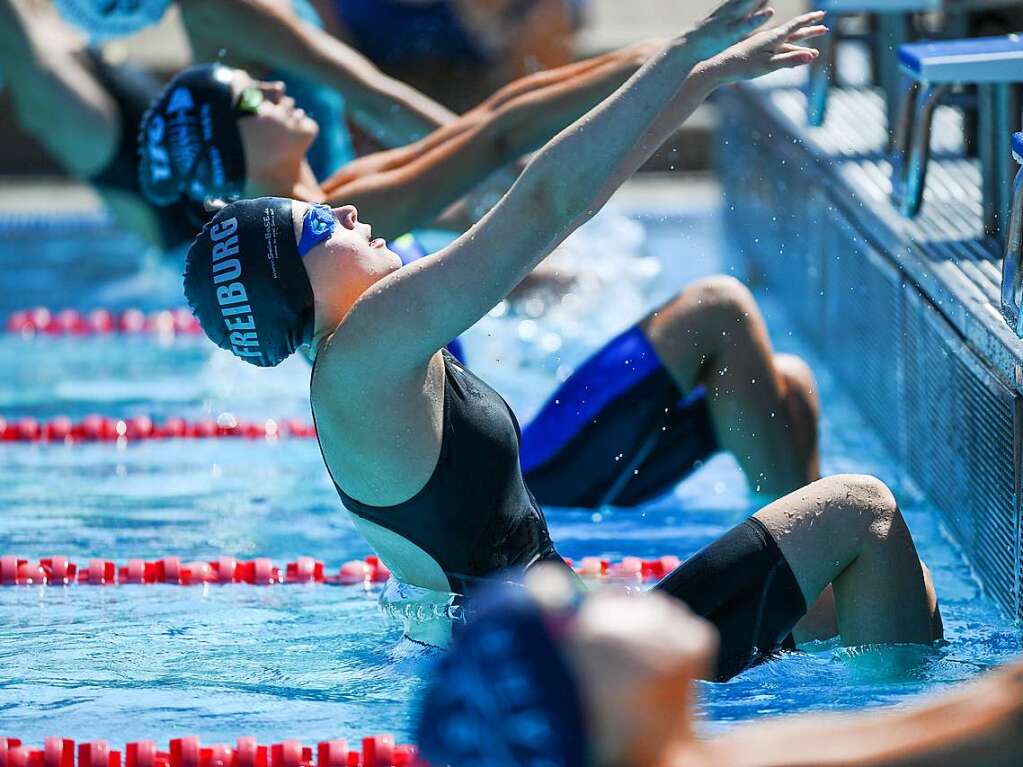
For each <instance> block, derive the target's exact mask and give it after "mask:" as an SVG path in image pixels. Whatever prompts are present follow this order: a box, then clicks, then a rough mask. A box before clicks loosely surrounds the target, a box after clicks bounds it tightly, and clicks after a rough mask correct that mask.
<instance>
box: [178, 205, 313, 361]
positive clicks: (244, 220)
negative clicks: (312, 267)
mask: <svg viewBox="0 0 1023 767" xmlns="http://www.w3.org/2000/svg"><path fill="white" fill-rule="evenodd" d="M291 206H292V201H291V200H286V199H283V198H281V197H260V198H258V199H255V200H241V201H239V202H234V203H231V204H230V205H228V206H226V207H225V208H224V209H223V210H221V211H220V212H219V213H217V215H216V216H215V217H214V218H213V220H212V221H211V222H210V223H208V224H207V225H206V226H205V227H203V230H202V232H201V233H200V234H199V235H198V236H197V237H196V238H195V240H194V241H193V242H192V245H191V247H190V248H189V249H188V256H187V259H186V261H185V298H187V299H188V304H189V306H191V307H192V311H193V312H194V313H195V316H196V317H197V318H198V319H199V324H201V325H202V329H203V330H204V331H206V335H208V336H209V337H210V340H212V341H213V343H215V344H216V345H217V346H219V347H220V348H221V349H227V350H228V351H230V352H233V353H234V354H235V356H237V357H241V358H242V359H243V360H245V361H246V362H249V363H251V364H253V365H258V366H260V367H273V366H274V365H277V364H279V363H280V362H282V361H283V360H284V359H286V358H287V357H289V356H290V355H292V354H293V353H294V352H295V351H296V350H297V349H298V347H300V346H301V345H302V344H306V343H309V342H310V341H312V338H313V327H314V321H315V313H314V310H313V288H312V285H310V283H309V275H308V274H306V270H305V265H304V264H303V263H302V257H301V256H300V255H299V252H298V243H297V241H296V239H295V225H294V220H293V219H292V209H291Z"/></svg>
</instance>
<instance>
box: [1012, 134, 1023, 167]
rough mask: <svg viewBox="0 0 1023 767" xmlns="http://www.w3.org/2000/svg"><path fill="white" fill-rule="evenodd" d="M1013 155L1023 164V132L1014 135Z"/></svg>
mask: <svg viewBox="0 0 1023 767" xmlns="http://www.w3.org/2000/svg"><path fill="white" fill-rule="evenodd" d="M1012 156H1013V157H1015V158H1016V162H1018V163H1019V164H1020V165H1023V133H1015V134H1013V136H1012Z"/></svg>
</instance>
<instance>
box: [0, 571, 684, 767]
mask: <svg viewBox="0 0 1023 767" xmlns="http://www.w3.org/2000/svg"><path fill="white" fill-rule="evenodd" d="M566 561H567V562H568V563H569V565H571V566H572V568H573V569H574V570H575V572H576V573H578V574H579V575H580V576H581V577H583V578H593V579H614V580H623V581H634V582H642V581H648V580H659V579H661V578H663V577H664V576H665V575H667V574H668V573H670V572H671V571H672V570H674V569H675V568H676V567H678V566H679V564H681V560H680V559H679V558H678V557H675V556H663V557H658V558H656V559H643V558H641V557H623V558H622V559H620V560H617V561H612V560H608V559H603V558H601V557H583V558H582V559H580V560H579V562H578V563H575V562H573V561H572V560H566ZM390 577H391V571H390V570H388V569H387V566H386V565H385V564H384V563H383V562H381V561H380V559H379V558H378V557H376V556H373V555H371V556H368V557H366V558H365V559H355V560H351V561H348V562H345V563H344V564H342V565H341V566H340V567H339V568H338V569H337V570H334V571H329V570H328V569H327V568H326V567H325V566H324V564H323V562H322V561H320V560H318V559H313V558H312V557H299V558H298V559H297V560H295V561H294V562H288V563H287V564H286V565H284V567H279V566H277V565H275V564H274V563H273V561H272V560H271V559H268V558H266V557H260V558H257V559H250V560H240V559H236V558H235V557H232V556H227V555H224V556H220V557H217V558H216V559H213V560H205V561H184V562H183V561H182V560H181V558H180V557H173V556H169V557H163V558H161V559H155V560H144V559H129V560H128V561H127V562H125V563H124V564H117V563H116V562H114V561H113V560H110V559H100V558H93V559H90V560H89V561H88V564H79V563H77V562H73V561H71V560H70V559H68V558H67V557H62V556H52V557H44V558H43V559H39V560H32V559H25V558H22V557H18V556H16V555H10V554H8V555H4V556H2V557H0V585H2V586H74V585H82V586H124V585H139V586H146V585H154V584H159V583H163V584H171V585H178V586H196V585H201V584H221V585H225V584H230V583H239V584H240V583H246V584H249V585H252V586H277V585H291V584H324V585H339V586H356V585H362V586H369V585H371V584H374V583H384V582H386V581H387V579H388V578H390ZM0 767H3V765H2V764H0Z"/></svg>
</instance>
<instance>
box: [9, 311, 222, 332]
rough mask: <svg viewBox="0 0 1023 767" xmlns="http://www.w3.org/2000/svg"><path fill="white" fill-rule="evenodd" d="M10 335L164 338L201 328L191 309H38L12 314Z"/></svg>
mask: <svg viewBox="0 0 1023 767" xmlns="http://www.w3.org/2000/svg"><path fill="white" fill-rule="evenodd" d="M4 329H5V331H6V332H7V333H8V334H11V335H19V336H21V337H22V338H33V337H35V336H40V335H42V336H92V335H99V336H105V335H114V334H117V335H156V336H161V337H173V336H198V335H201V334H202V328H201V327H200V326H199V320H197V319H196V318H195V317H194V316H193V315H192V312H191V310H190V309H187V308H185V307H178V308H175V309H160V310H157V311H150V312H144V311H142V310H141V309H124V310H122V311H110V310H109V309H93V310H91V311H88V312H80V311H78V310H77V309H60V310H54V309H48V308H46V307H44V306H37V307H35V308H32V309H26V310H23V311H16V312H12V313H11V314H10V315H8V317H7V321H6V322H5V323H4Z"/></svg>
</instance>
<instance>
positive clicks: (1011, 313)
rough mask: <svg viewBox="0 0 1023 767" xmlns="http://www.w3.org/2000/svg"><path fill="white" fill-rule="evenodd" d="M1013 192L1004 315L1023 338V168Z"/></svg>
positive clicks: (1004, 269)
mask: <svg viewBox="0 0 1023 767" xmlns="http://www.w3.org/2000/svg"><path fill="white" fill-rule="evenodd" d="M1012 192H1013V193H1012V212H1011V213H1010V215H1009V228H1008V233H1007V236H1006V242H1005V260H1004V261H1003V262H1002V316H1003V317H1004V318H1005V321H1006V322H1007V323H1009V327H1011V328H1012V329H1013V330H1015V331H1016V335H1017V336H1019V337H1020V338H1023V321H1021V313H1020V300H1021V297H1023V275H1021V274H1020V268H1019V267H1020V255H1021V251H1023V169H1021V170H1020V171H1019V173H1017V174H1016V180H1015V182H1013V188H1012Z"/></svg>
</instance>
